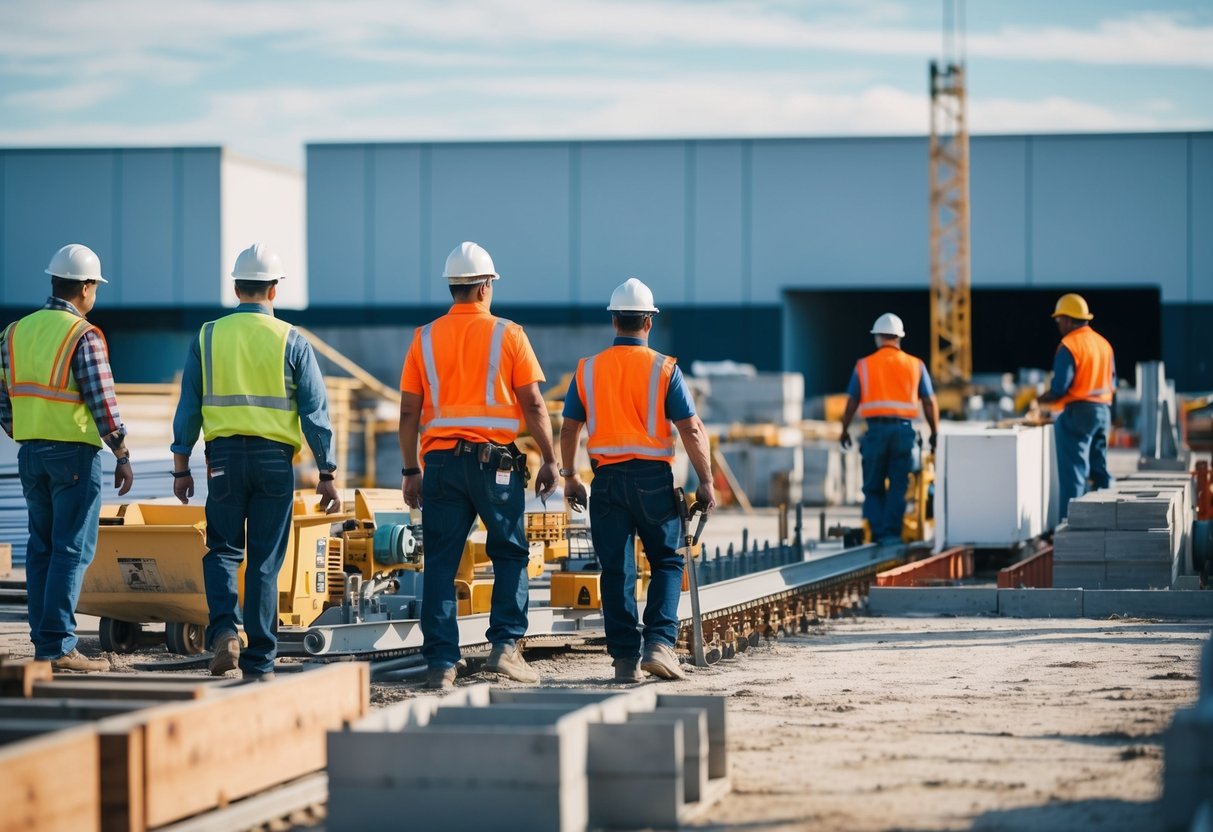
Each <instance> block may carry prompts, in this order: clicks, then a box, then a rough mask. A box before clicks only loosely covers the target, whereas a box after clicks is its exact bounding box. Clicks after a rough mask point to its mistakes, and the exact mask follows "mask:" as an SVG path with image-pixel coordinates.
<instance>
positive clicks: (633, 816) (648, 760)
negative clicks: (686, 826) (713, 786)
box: [586, 721, 685, 829]
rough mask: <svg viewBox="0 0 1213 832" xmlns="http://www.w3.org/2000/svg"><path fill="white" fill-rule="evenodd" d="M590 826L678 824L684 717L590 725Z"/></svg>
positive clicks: (682, 792)
mask: <svg viewBox="0 0 1213 832" xmlns="http://www.w3.org/2000/svg"><path fill="white" fill-rule="evenodd" d="M588 739H589V746H588V753H587V757H586V771H587V773H588V784H587V785H588V805H589V823H590V826H591V827H592V828H599V827H606V828H625V829H643V828H654V827H655V828H659V829H664V828H675V827H677V826H678V825H679V814H680V813H681V810H682V806H683V795H684V793H685V786H684V785H683V780H682V762H683V758H684V750H683V743H682V722H681V721H670V722H664V723H658V724H655V725H654V724H644V723H630V722H625V723H611V724H601V725H590V726H589V729H588Z"/></svg>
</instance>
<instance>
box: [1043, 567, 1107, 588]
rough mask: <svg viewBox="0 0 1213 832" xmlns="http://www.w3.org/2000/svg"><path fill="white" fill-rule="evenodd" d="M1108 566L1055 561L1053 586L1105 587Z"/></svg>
mask: <svg viewBox="0 0 1213 832" xmlns="http://www.w3.org/2000/svg"><path fill="white" fill-rule="evenodd" d="M1106 580H1107V568H1106V565H1105V564H1104V563H1102V562H1100V563H1093V562H1091V563H1076V562H1069V563H1067V562H1065V561H1063V562H1061V563H1058V562H1056V561H1054V562H1053V586H1054V587H1056V588H1061V589H1103V588H1104V582H1105V581H1106Z"/></svg>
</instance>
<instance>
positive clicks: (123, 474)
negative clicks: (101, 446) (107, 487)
mask: <svg viewBox="0 0 1213 832" xmlns="http://www.w3.org/2000/svg"><path fill="white" fill-rule="evenodd" d="M134 482H135V472H134V471H133V470H131V464H130V463H129V462H126V463H123V464H122V465H119V466H117V467H116V468H114V488H117V489H118V496H119V497H121V496H122V495H123V494H125V493H126V492H128V491H130V490H131V485H132V484H134Z"/></svg>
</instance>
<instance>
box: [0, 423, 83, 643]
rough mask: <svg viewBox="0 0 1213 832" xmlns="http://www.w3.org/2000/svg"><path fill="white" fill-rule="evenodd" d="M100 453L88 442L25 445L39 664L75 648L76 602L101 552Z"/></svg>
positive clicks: (28, 563)
mask: <svg viewBox="0 0 1213 832" xmlns="http://www.w3.org/2000/svg"><path fill="white" fill-rule="evenodd" d="M99 450H100V448H97V447H96V446H94V445H86V444H84V443H83V442H51V441H49V440H44V439H34V440H30V441H28V442H22V443H21V447H20V449H19V450H18V451H17V471H18V474H19V475H20V477H21V490H22V491H23V492H24V493H25V504H26V506H27V508H28V511H29V548H28V549H26V552H25V583H26V592H27V595H28V605H29V630H30V633H29V638H30V641H32V642H33V643H34V658H37V659H57V658H59V657H60V656H63V655H66V654H68V653H70V652H72V650H73V649H75V647H76V642H77V641H78V639H77V638H76V602H77V601H79V600H80V585H81V583H83V581H84V572H85V570H86V569H88V565H89V564H90V563H92V562H93V555H94V554H96V552H97V521H98V518H99V517H100V515H101V458H100V456H98V454H97V452H98V451H99Z"/></svg>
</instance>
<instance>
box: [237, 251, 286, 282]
mask: <svg viewBox="0 0 1213 832" xmlns="http://www.w3.org/2000/svg"><path fill="white" fill-rule="evenodd" d="M232 277H234V278H236V279H237V280H255V281H260V282H261V283H269V282H270V281H271V280H282V279H283V278H284V277H286V273H285V272H284V271H283V270H282V261H281V260H280V259H279V258H278V255H277V254H275V253H274V252H273V251H272V250H271V249H270V247H269V246H267V245H264V244H263V243H253V244H252V245H251V246H249V247H248V248H246V249H245V250H244V251H242V252H240V255H239V256H238V257H237V258H236V268H234V269H232Z"/></svg>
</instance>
